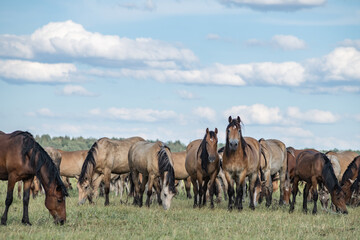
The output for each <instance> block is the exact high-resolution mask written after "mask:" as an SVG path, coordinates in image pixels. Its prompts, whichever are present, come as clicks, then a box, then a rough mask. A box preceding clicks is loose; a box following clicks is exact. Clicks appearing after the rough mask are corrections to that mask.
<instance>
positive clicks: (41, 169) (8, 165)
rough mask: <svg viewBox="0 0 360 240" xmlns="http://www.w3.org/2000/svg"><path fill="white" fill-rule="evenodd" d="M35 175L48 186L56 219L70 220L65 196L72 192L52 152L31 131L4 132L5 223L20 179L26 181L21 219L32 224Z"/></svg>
mask: <svg viewBox="0 0 360 240" xmlns="http://www.w3.org/2000/svg"><path fill="white" fill-rule="evenodd" d="M35 175H36V176H37V177H38V179H39V180H40V182H41V184H42V185H43V186H44V189H45V194H46V197H45V206H46V208H47V209H48V210H49V212H50V214H51V215H52V216H53V218H54V222H55V223H56V224H58V223H59V224H61V225H63V224H64V223H65V221H66V205H65V197H66V196H68V193H67V191H66V188H65V186H64V184H63V182H62V180H61V178H60V174H59V171H58V169H57V168H56V166H55V164H54V163H53V161H52V160H51V158H50V157H49V155H48V154H47V153H46V152H45V150H44V149H43V148H42V147H41V146H40V144H39V143H37V142H36V141H35V139H34V137H33V136H32V135H31V134H30V133H28V132H23V131H15V132H13V133H10V134H0V180H7V181H8V189H7V196H6V201H5V211H4V214H3V216H2V217H1V224H2V225H6V222H7V216H8V210H9V207H10V205H11V203H12V201H13V190H14V185H15V183H16V182H17V181H20V180H22V181H23V182H24V194H23V218H22V221H21V222H22V223H23V224H26V225H31V224H30V221H29V214H28V206H29V197H30V185H31V183H32V181H33V178H34V176H35Z"/></svg>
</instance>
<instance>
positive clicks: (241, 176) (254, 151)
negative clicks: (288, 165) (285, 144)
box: [222, 116, 261, 210]
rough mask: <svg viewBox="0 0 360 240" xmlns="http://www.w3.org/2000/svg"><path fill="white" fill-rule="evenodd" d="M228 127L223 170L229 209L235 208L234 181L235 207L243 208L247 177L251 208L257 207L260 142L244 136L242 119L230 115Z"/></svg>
mask: <svg viewBox="0 0 360 240" xmlns="http://www.w3.org/2000/svg"><path fill="white" fill-rule="evenodd" d="M228 120H229V124H228V126H227V127H226V144H225V150H224V155H223V164H222V166H223V170H224V174H225V177H226V180H227V182H228V195H229V204H228V209H229V210H231V209H232V208H233V203H234V202H233V197H234V193H235V192H234V182H235V183H236V198H235V207H237V208H238V209H239V210H241V209H242V208H243V207H242V196H243V186H244V184H245V178H246V177H248V179H249V193H250V194H249V196H250V208H251V209H252V210H254V209H255V205H254V189H255V182H256V179H257V178H258V172H259V170H260V155H261V146H260V143H259V142H258V141H257V140H256V139H254V138H251V137H243V136H242V131H241V125H240V124H241V119H240V117H239V116H238V117H237V118H236V119H232V118H231V116H230V117H229V119H228Z"/></svg>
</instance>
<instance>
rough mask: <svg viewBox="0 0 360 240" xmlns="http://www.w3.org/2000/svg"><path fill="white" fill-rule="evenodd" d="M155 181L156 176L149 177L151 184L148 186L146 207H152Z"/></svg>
mask: <svg viewBox="0 0 360 240" xmlns="http://www.w3.org/2000/svg"><path fill="white" fill-rule="evenodd" d="M154 179H155V175H153V174H151V175H150V176H149V184H148V190H147V198H146V203H145V205H146V206H147V207H150V199H151V195H152V193H153V191H152V188H153V184H154Z"/></svg>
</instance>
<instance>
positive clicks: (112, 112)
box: [89, 107, 178, 122]
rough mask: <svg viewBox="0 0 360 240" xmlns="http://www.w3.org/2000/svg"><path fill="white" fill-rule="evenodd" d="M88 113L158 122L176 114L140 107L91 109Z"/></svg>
mask: <svg viewBox="0 0 360 240" xmlns="http://www.w3.org/2000/svg"><path fill="white" fill-rule="evenodd" d="M89 113H90V114H91V115H93V116H99V117H104V118H109V119H116V120H125V121H139V122H159V121H165V120H170V119H176V118H177V117H178V114H176V113H175V112H174V111H171V110H170V111H168V110H164V111H160V110H154V109H142V108H134V109H130V108H116V107H111V108H108V109H106V110H101V109H98V108H96V109H92V110H90V111H89Z"/></svg>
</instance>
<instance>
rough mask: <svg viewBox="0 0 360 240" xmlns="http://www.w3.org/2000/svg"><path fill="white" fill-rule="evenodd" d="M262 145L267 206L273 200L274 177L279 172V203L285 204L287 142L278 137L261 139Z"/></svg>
mask: <svg viewBox="0 0 360 240" xmlns="http://www.w3.org/2000/svg"><path fill="white" fill-rule="evenodd" d="M259 143H260V145H261V170H262V171H263V174H264V178H265V184H264V186H263V190H264V191H263V192H264V193H265V195H266V207H270V205H271V201H272V193H273V184H272V177H271V176H274V175H275V174H277V173H279V178H280V200H279V205H283V204H284V183H285V176H286V170H287V151H286V147H285V144H284V143H283V142H281V141H280V140H276V139H267V140H265V139H263V138H261V139H260V140H259Z"/></svg>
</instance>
